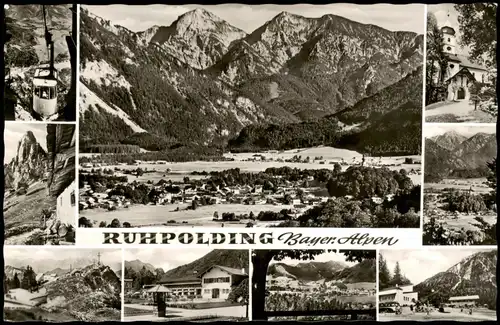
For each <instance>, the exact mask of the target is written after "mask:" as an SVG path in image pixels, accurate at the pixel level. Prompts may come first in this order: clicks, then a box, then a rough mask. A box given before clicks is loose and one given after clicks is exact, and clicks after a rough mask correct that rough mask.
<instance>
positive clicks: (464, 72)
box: [445, 67, 476, 82]
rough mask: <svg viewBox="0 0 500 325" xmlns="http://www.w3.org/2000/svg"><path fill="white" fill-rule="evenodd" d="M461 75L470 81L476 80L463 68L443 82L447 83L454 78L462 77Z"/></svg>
mask: <svg viewBox="0 0 500 325" xmlns="http://www.w3.org/2000/svg"><path fill="white" fill-rule="evenodd" d="M463 74H465V75H467V76H468V77H469V78H471V79H472V80H476V78H475V77H474V76H473V75H472V73H471V72H470V71H469V69H467V68H465V67H464V68H462V69H460V70H458V72H457V73H455V74H454V75H453V76H451V77H449V78H448V79H446V80H445V82H447V81H449V80H451V79H453V78H455V77H456V76H459V75H463Z"/></svg>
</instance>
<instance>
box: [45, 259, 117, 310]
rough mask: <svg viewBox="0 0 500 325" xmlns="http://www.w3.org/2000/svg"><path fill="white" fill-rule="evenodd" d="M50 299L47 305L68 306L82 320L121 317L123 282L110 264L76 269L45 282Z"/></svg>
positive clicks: (52, 306) (54, 306)
mask: <svg viewBox="0 0 500 325" xmlns="http://www.w3.org/2000/svg"><path fill="white" fill-rule="evenodd" d="M45 288H46V289H47V295H48V302H47V306H42V307H45V308H65V309H68V310H69V312H70V313H72V314H73V315H74V316H76V317H77V318H79V319H80V320H97V319H99V317H98V315H105V314H108V315H114V316H115V317H118V318H115V317H111V318H109V317H108V318H107V319H108V320H113V319H120V318H119V317H120V309H119V308H120V305H121V302H120V293H121V283H120V280H119V279H118V277H117V276H116V274H115V272H114V271H113V270H111V268H110V267H109V266H106V265H96V264H92V265H88V266H86V267H83V268H80V269H74V270H72V271H71V273H68V274H64V275H62V276H60V277H59V278H58V279H57V280H55V281H52V282H49V283H47V284H46V285H45Z"/></svg>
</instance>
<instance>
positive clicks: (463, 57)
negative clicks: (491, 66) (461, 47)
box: [447, 54, 488, 71]
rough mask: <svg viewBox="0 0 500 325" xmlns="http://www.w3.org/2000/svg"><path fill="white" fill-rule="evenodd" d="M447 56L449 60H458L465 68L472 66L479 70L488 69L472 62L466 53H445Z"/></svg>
mask: <svg viewBox="0 0 500 325" xmlns="http://www.w3.org/2000/svg"><path fill="white" fill-rule="evenodd" d="M447 57H448V59H449V60H451V61H455V62H459V63H460V65H461V66H464V67H467V68H472V69H479V70H484V71H488V69H487V68H486V67H485V66H484V65H482V64H479V63H474V62H472V61H471V60H470V59H469V57H467V56H466V55H462V54H447Z"/></svg>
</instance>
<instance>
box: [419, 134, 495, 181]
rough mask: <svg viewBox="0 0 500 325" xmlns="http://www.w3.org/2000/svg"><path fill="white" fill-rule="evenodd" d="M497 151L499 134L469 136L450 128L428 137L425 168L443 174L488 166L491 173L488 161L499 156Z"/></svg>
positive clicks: (481, 168) (484, 168)
mask: <svg viewBox="0 0 500 325" xmlns="http://www.w3.org/2000/svg"><path fill="white" fill-rule="evenodd" d="M496 153H497V143H496V135H495V134H489V133H482V132H479V133H476V134H475V135H473V136H469V137H466V136H464V135H461V134H459V133H457V132H456V131H451V132H446V133H444V134H443V135H439V136H436V137H432V138H429V139H426V141H425V154H426V159H425V170H426V172H427V171H432V173H434V174H440V175H441V176H442V177H446V176H448V175H450V173H452V172H453V171H454V170H474V169H479V170H484V171H485V172H486V174H485V175H487V172H488V171H487V167H486V164H487V163H489V162H491V161H492V160H493V158H495V157H496ZM483 174H484V173H483ZM485 175H478V176H475V177H481V176H485Z"/></svg>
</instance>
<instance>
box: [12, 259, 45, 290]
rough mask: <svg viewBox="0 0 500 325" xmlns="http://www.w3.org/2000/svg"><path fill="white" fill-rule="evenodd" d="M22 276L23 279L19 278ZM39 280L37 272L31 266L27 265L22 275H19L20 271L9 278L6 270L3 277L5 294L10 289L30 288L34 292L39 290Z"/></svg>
mask: <svg viewBox="0 0 500 325" xmlns="http://www.w3.org/2000/svg"><path fill="white" fill-rule="evenodd" d="M19 277H21V279H19ZM39 284H40V283H39V282H38V281H37V280H36V273H35V271H33V268H32V267H31V266H29V265H28V266H27V267H26V269H24V270H23V272H22V274H21V275H18V273H17V272H16V273H14V276H13V277H11V278H9V277H7V275H6V274H5V272H4V277H3V287H4V294H7V292H8V291H9V290H10V289H17V288H21V289H25V290H28V291H29V292H32V291H33V290H35V291H38V286H39Z"/></svg>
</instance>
